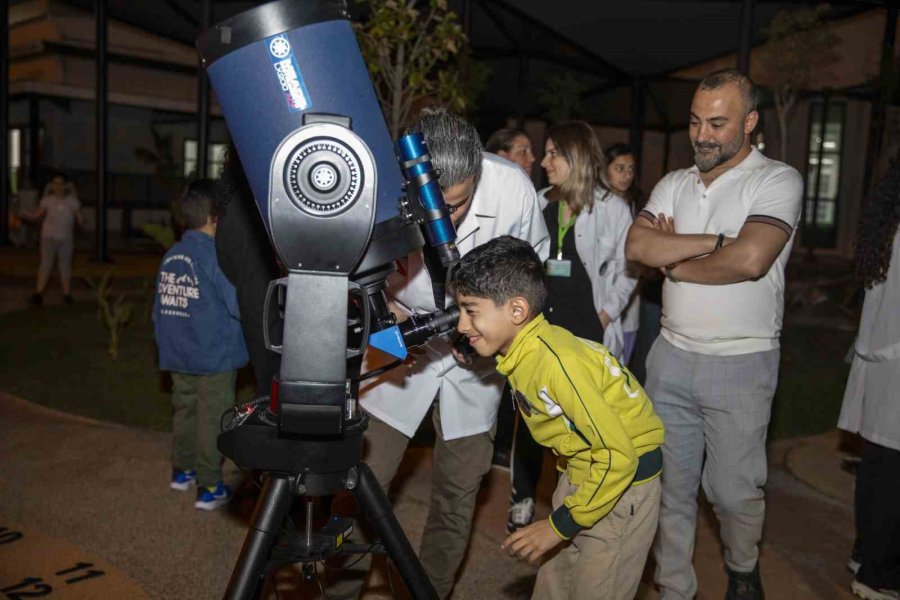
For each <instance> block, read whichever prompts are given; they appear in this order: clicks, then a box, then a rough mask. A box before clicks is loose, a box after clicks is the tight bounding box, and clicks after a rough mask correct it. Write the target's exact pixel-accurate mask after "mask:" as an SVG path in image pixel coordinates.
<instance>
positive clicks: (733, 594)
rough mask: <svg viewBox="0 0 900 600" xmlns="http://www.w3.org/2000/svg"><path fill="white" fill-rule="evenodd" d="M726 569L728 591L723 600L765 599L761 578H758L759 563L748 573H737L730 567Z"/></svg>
mask: <svg viewBox="0 0 900 600" xmlns="http://www.w3.org/2000/svg"><path fill="white" fill-rule="evenodd" d="M725 570H726V571H728V591H727V592H726V593H725V600H765V598H766V595H765V594H764V593H763V588H762V580H761V579H760V578H759V563H756V566H755V567H754V568H753V570H752V571H750V572H749V573H738V572H736V571H732V570H731V569H729V568H727V567H726V569H725Z"/></svg>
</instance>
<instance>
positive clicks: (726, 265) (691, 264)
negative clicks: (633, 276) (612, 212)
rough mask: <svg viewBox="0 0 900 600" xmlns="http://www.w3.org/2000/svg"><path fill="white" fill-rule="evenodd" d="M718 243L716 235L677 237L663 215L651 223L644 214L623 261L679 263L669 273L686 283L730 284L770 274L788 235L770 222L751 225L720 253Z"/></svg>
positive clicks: (634, 227)
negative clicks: (770, 269) (625, 259)
mask: <svg viewBox="0 0 900 600" xmlns="http://www.w3.org/2000/svg"><path fill="white" fill-rule="evenodd" d="M716 239H717V236H716V235H712V234H679V233H675V226H674V222H673V221H672V218H671V217H669V216H666V215H663V214H659V215H657V216H656V218H654V219H651V218H650V216H649V215H648V213H646V212H645V213H641V214H640V215H639V216H638V218H637V219H635V221H634V224H633V225H632V226H631V229H630V230H629V231H628V238H627V240H626V242H625V257H626V258H627V259H628V260H633V261H637V262H640V263H643V264H645V265H647V266H648V267H665V266H667V265H675V266H674V267H672V268H671V271H670V273H671V274H672V275H673V276H674V277H675V278H677V279H678V280H680V281H685V282H687V283H698V284H705V285H726V284H730V283H739V282H741V281H748V280H753V279H759V278H760V277H762V276H764V275H765V274H766V273H768V271H769V268H771V266H772V263H774V262H775V259H776V258H778V255H779V254H780V253H781V250H782V249H783V248H784V245H785V244H786V243H787V242H788V240H789V239H790V233H789V232H788V231H787V230H786V229H784V228H782V227H779V226H777V225H773V224H771V223H769V222H763V221H760V222H751V221H748V222H746V223H744V226H743V227H741V230H740V231H739V232H738V235H737V237H736V238H725V240H724V245H723V246H722V247H721V248H719V249H718V250H715V247H716Z"/></svg>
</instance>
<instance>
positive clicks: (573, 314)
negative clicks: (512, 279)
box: [539, 121, 637, 356]
mask: <svg viewBox="0 0 900 600" xmlns="http://www.w3.org/2000/svg"><path fill="white" fill-rule="evenodd" d="M547 137H548V139H547V142H546V145H545V148H544V159H543V161H541V166H542V167H543V168H544V170H545V171H546V172H547V179H548V181H549V182H550V184H551V186H550V187H549V188H547V189H544V190H541V192H540V194H539V196H540V198H539V199H540V201H541V204H542V206H544V209H543V212H544V220H545V222H546V224H547V230H548V232H549V233H550V244H551V249H550V258H549V259H548V260H547V263H546V266H547V269H546V271H547V287H548V291H549V299H548V303H547V304H548V305H547V306H546V307H545V311H544V312H545V314H546V316H547V319H548V320H549V321H550V322H551V323H553V324H555V325H559V326H561V327H565V328H566V329H569V330H570V331H571V332H572V333H574V334H575V335H577V336H579V337H583V338H586V339H592V340H594V341H598V342H602V343H603V344H604V345H605V346H606V347H607V348H609V350H610V351H611V352H612V353H613V354H615V355H616V356H621V353H622V351H623V349H624V339H623V337H624V336H623V331H622V318H621V317H622V312H623V310H624V309H625V307H626V306H627V305H628V301H629V299H630V297H631V293H632V292H633V291H634V288H635V286H636V285H637V279H635V278H633V277H631V276H629V275H628V273H627V272H626V269H625V265H626V261H625V237H626V235H627V233H628V228H629V227H630V226H631V222H632V216H631V209H630V208H629V206H628V203H627V202H626V201H625V200H624V199H623V198H622V197H621V196H619V195H618V194H616V193H615V192H613V190H612V189H611V188H610V186H609V185H608V183H607V181H606V159H605V158H604V156H603V150H602V148H601V146H600V140H599V139H598V138H597V135H596V134H595V133H594V130H593V129H592V128H591V126H590V125H588V124H587V123H584V122H583V121H571V122H568V123H562V124H560V125H557V126H555V127H553V128H552V129H551V130H550V131H549V132H548V134H547Z"/></svg>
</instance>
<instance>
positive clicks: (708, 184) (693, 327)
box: [626, 69, 803, 600]
mask: <svg viewBox="0 0 900 600" xmlns="http://www.w3.org/2000/svg"><path fill="white" fill-rule="evenodd" d="M758 119H759V114H758V113H757V112H756V88H755V86H754V85H753V82H752V81H751V80H750V79H749V78H748V77H746V76H744V75H742V74H741V73H740V72H739V71H737V70H734V69H726V70H723V71H717V72H715V73H712V74H711V75H709V76H707V77H706V78H705V79H704V80H703V81H702V82H700V85H699V87H698V89H697V92H696V94H695V95H694V99H693V102H692V103H691V121H690V138H691V144H692V145H693V148H694V159H695V162H696V164H695V165H694V166H693V167H691V168H689V169H682V170H679V171H675V172H673V173H669V174H668V175H667V176H666V177H664V178H663V179H662V180H661V181H660V182H659V184H657V186H656V188H655V189H654V190H653V193H652V195H651V197H650V201H649V202H648V203H647V205H646V207H645V209H644V211H642V212H641V213H640V217H639V218H638V219H636V220H635V222H634V225H632V227H631V230H630V231H629V234H628V240H627V245H626V254H627V257H628V258H629V259H630V260H635V261H638V262H641V263H644V264H645V265H648V266H651V267H659V268H661V269H662V270H663V272H664V273H665V274H666V282H665V285H664V287H663V318H662V335H661V337H660V338H658V339H657V341H656V343H655V344H654V346H653V349H652V350H651V351H650V354H649V356H648V357H647V384H646V386H645V388H646V390H647V393H648V394H649V396H650V398H651V400H652V401H653V404H654V408H655V409H656V412H657V414H659V416H660V417H661V418H662V420H663V422H664V424H665V426H666V441H665V444H664V446H663V456H664V463H663V465H664V467H663V476H662V485H663V494H662V506H661V509H660V522H659V538H658V540H657V544H656V550H655V557H656V563H657V570H656V582H657V584H658V585H659V586H660V589H661V592H662V599H663V600H671V599H675V598H679V599H681V598H693V597H694V596H695V594H696V593H697V579H696V576H695V574H694V570H693V566H692V560H693V553H694V538H695V535H696V524H697V490H698V486H699V484H700V483H701V481H702V483H703V489H704V492H705V493H706V496H707V498H708V499H709V500H710V502H711V503H712V504H713V507H714V508H715V511H716V514H717V516H718V518H719V524H720V537H721V540H722V545H723V546H724V548H725V563H726V567H727V571H728V579H729V584H728V593H727V595H726V600H745V599H761V598H763V591H762V583H761V581H760V577H759V565H758V564H757V561H758V558H759V541H760V539H761V536H762V529H763V519H764V512H765V500H764V494H763V485H764V484H765V482H766V470H767V469H766V451H765V441H766V430H767V428H768V425H769V417H770V413H771V407H772V396H773V395H774V393H775V387H776V384H777V381H778V359H779V336H780V334H781V322H782V315H783V312H784V267H785V264H786V263H787V260H788V257H789V255H790V251H791V244H792V241H793V233H794V230H795V228H796V226H797V222H798V220H799V217H800V201H801V195H802V191H803V181H802V179H801V177H800V174H799V173H797V171H796V170H794V169H793V168H791V167H789V166H787V165H785V164H784V163H780V162H778V161H774V160H770V159H768V158H766V157H765V156H763V155H762V154H761V153H760V152H759V151H758V150H756V149H755V148H753V147H752V146H751V145H750V134H751V133H752V131H753V129H754V128H755V127H756V124H757V121H758ZM704 452H705V456H706V460H705V462H704Z"/></svg>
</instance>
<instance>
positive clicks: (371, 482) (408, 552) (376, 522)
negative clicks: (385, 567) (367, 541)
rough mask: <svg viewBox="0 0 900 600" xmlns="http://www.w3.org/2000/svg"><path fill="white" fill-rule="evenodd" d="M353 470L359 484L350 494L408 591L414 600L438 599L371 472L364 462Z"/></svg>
mask: <svg viewBox="0 0 900 600" xmlns="http://www.w3.org/2000/svg"><path fill="white" fill-rule="evenodd" d="M356 469H357V472H358V473H359V481H358V484H357V486H356V488H354V489H353V495H354V496H356V499H357V501H358V502H359V503H360V505H361V506H362V507H363V510H364V511H365V513H366V517H367V518H368V520H369V523H370V524H371V525H372V527H374V528H375V530H376V531H377V532H378V536H379V537H380V538H381V543H382V544H384V547H385V548H386V549H387V553H388V555H389V556H390V557H391V560H392V561H393V563H394V564H395V565H397V570H398V571H399V572H400V577H402V578H403V581H404V583H406V587H407V589H409V592H410V593H411V594H412V596H413V598H414V599H415V600H437V597H438V595H437V592H436V591H434V586H433V585H431V580H430V579H428V575H426V574H425V569H424V568H422V563H420V562H419V557H418V556H416V553H415V551H413V549H412V546H411V545H410V543H409V540H408V539H406V534H404V533H403V529H402V528H401V527H400V523H399V522H398V521H397V517H395V516H394V511H393V510H392V508H391V503H390V502H389V501H388V499H387V496H385V495H384V491H383V490H382V489H381V486H380V485H379V484H378V480H377V479H376V478H375V475H374V474H373V473H372V469H371V468H369V465H367V464H365V463H360V464H359V465H357V467H356Z"/></svg>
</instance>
